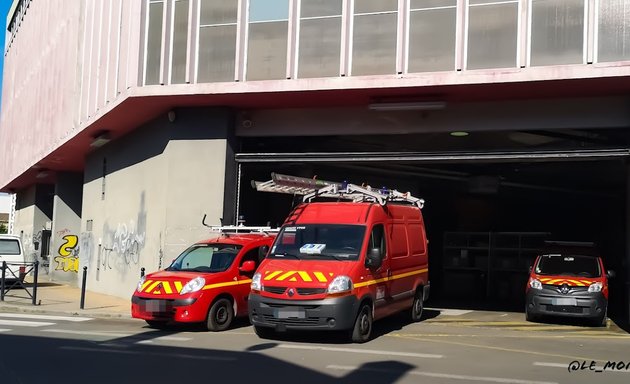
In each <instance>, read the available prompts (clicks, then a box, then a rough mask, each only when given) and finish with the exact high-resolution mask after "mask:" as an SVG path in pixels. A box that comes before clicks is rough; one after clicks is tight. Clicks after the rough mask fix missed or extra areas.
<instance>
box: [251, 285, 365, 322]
mask: <svg viewBox="0 0 630 384" xmlns="http://www.w3.org/2000/svg"><path fill="white" fill-rule="evenodd" d="M358 307H359V301H358V300H357V298H356V297H355V296H352V295H348V296H341V297H334V298H326V299H321V300H284V299H271V298H268V297H262V296H260V295H259V294H255V293H250V295H249V320H250V321H251V323H252V324H253V325H255V326H257V327H268V328H275V329H276V330H277V331H284V330H346V329H351V328H352V327H353V326H354V321H355V317H356V314H357V312H358Z"/></svg>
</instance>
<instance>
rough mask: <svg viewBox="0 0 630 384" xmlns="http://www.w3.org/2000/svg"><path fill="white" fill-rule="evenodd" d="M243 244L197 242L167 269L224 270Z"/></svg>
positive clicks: (210, 271)
mask: <svg viewBox="0 0 630 384" xmlns="http://www.w3.org/2000/svg"><path fill="white" fill-rule="evenodd" d="M241 248H242V246H241V245H232V244H212V245H206V244H196V245H193V246H191V247H190V248H188V249H187V250H185V251H184V252H183V253H182V254H181V255H179V256H178V257H177V259H175V261H174V262H173V264H171V266H170V267H168V268H167V269H166V270H167V271H195V272H209V273H212V272H223V271H226V270H227V269H228V268H229V267H230V265H232V262H233V261H234V258H235V257H236V255H237V254H238V252H239V251H240V250H241Z"/></svg>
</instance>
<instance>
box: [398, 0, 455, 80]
mask: <svg viewBox="0 0 630 384" xmlns="http://www.w3.org/2000/svg"><path fill="white" fill-rule="evenodd" d="M409 6H410V10H409V64H408V71H409V72H432V71H449V70H450V71H452V70H454V69H455V31H456V25H455V22H456V18H457V0H411V1H410V5H409Z"/></svg>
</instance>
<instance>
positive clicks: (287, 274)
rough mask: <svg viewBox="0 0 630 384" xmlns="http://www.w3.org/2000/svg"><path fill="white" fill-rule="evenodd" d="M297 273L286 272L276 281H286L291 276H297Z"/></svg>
mask: <svg viewBox="0 0 630 384" xmlns="http://www.w3.org/2000/svg"><path fill="white" fill-rule="evenodd" d="M295 273H296V271H289V272H286V273H284V274H283V275H282V276H280V277H278V278H277V279H276V280H278V281H282V280H285V279H286V278H288V277H289V276H293V275H295Z"/></svg>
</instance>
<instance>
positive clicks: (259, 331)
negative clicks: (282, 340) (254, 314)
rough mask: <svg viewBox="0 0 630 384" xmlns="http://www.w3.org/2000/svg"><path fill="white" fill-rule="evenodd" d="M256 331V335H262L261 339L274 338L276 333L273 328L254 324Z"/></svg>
mask: <svg viewBox="0 0 630 384" xmlns="http://www.w3.org/2000/svg"><path fill="white" fill-rule="evenodd" d="M254 332H256V335H258V337H260V338H261V339H272V338H273V335H274V334H275V331H274V329H273V328H269V327H257V326H255V325H254Z"/></svg>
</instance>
